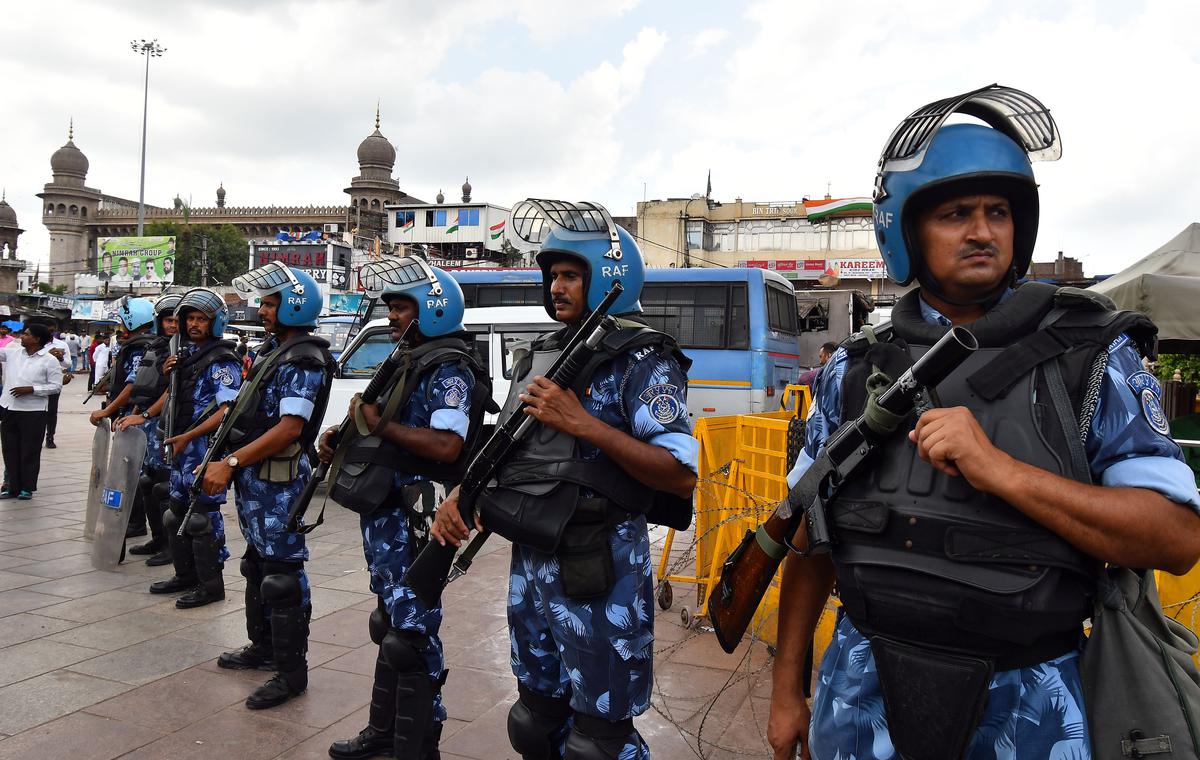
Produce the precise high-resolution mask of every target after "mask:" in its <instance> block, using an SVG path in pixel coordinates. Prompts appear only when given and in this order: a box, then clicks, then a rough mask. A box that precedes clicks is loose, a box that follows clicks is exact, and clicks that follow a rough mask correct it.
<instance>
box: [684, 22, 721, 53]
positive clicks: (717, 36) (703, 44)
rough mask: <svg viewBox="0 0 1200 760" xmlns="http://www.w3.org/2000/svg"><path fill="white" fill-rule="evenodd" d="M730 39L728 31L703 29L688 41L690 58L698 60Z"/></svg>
mask: <svg viewBox="0 0 1200 760" xmlns="http://www.w3.org/2000/svg"><path fill="white" fill-rule="evenodd" d="M728 37H729V30H728V29H702V30H701V31H699V32H696V33H695V34H693V35H692V38H691V39H690V40H689V41H688V57H689V58H697V57H699V56H701V55H704V54H705V53H707V52H708V51H709V50H710V49H711V48H713V47H715V46H716V45H719V44H721V43H722V42H724V41H725V40H726V39H727V38H728Z"/></svg>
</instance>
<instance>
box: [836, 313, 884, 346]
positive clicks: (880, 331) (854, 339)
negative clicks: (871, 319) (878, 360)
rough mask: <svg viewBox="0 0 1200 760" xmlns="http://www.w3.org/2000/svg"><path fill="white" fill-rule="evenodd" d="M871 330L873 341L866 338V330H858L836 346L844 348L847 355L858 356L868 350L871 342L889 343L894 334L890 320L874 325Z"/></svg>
mask: <svg viewBox="0 0 1200 760" xmlns="http://www.w3.org/2000/svg"><path fill="white" fill-rule="evenodd" d="M873 329H874V332H875V340H874V341H871V340H870V339H868V338H867V331H866V330H859V331H858V332H856V333H853V334H851V335H850V336H849V337H847V338H846V339H845V340H843V341H842V342H841V343H839V344H838V345H839V346H841V347H842V348H845V349H846V352H847V353H850V354H859V353H863V352H865V351H866V350H867V349H868V348H870V346H871V343H872V342H874V343H891V342H892V338H893V337H894V336H895V334H896V333H895V330H893V329H892V323H891V321H890V320H889V321H887V322H881V323H880V324H878V325H875V326H874V328H873Z"/></svg>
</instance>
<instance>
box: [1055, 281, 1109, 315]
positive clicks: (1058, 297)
mask: <svg viewBox="0 0 1200 760" xmlns="http://www.w3.org/2000/svg"><path fill="white" fill-rule="evenodd" d="M1054 305H1055V306H1057V307H1058V308H1060V309H1081V310H1084V311H1115V310H1116V308H1117V305H1116V304H1115V303H1113V300H1112V299H1111V298H1109V297H1108V296H1106V295H1104V294H1103V293H1097V292H1095V291H1092V290H1084V289H1083V288H1073V287H1070V286H1066V287H1061V288H1059V289H1058V290H1057V291H1055V293H1054Z"/></svg>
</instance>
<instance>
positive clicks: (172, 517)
mask: <svg viewBox="0 0 1200 760" xmlns="http://www.w3.org/2000/svg"><path fill="white" fill-rule="evenodd" d="M178 531H179V515H178V514H177V512H176V510H175V509H170V510H167V512H166V513H165V514H164V515H163V532H165V533H166V534H167V540H168V542H169V543H170V550H171V562H172V564H174V565H175V575H173V576H172V577H170V578H168V579H167V580H165V581H157V582H155V583H152V584H150V593H151V594H175V593H178V592H180V591H187V590H189V589H192V588H195V587H196V556H195V554H193V553H192V540H191V538H190V537H189V536H186V535H184V536H179V535H176V534H177V533H178Z"/></svg>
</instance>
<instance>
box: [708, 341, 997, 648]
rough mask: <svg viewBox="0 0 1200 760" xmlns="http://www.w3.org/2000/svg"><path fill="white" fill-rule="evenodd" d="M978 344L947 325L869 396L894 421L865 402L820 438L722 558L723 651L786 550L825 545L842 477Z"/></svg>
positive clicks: (717, 613) (814, 550)
mask: <svg viewBox="0 0 1200 760" xmlns="http://www.w3.org/2000/svg"><path fill="white" fill-rule="evenodd" d="M976 348H978V343H977V342H976V341H975V336H974V335H972V334H971V332H970V331H969V330H967V329H966V328H964V327H952V328H951V329H950V330H949V331H948V332H947V333H946V334H945V335H944V336H942V338H941V339H940V340H938V342H937V343H935V344H934V345H933V347H932V348H930V349H929V351H928V352H926V353H925V355H924V356H922V357H921V358H920V359H918V360H917V361H916V362H915V363H914V364H913V366H912V367H910V368H909V369H908V371H906V372H905V373H904V374H903V375H901V376H900V378H899V379H898V380H896V381H895V382H894V383H892V385H891V386H889V387H888V388H887V390H885V391H884V392H883V393H881V394H879V396H878V397H877V398H876V399H875V400H874V404H875V405H876V406H878V407H879V408H881V409H883V410H884V411H885V412H887V416H889V417H890V418H891V419H893V420H894V421H895V422H894V424H892V425H890V426H888V425H884V424H881V422H880V419H879V417H878V416H876V415H873V414H872V412H871V410H870V404H868V410H867V411H865V412H863V414H862V415H861V416H859V417H858V419H856V420H854V421H852V422H851V423H849V424H847V425H843V426H842V427H841V428H839V429H838V431H837V432H836V433H835V434H834V435H833V436H831V437H830V438H829V440H828V441H826V443H825V446H824V447H823V448H822V450H821V452H820V453H819V454H818V456H817V459H816V461H814V462H813V463H812V465H810V466H809V468H808V470H806V471H805V473H804V475H802V476H801V477H800V480H799V481H798V482H797V483H796V485H795V486H793V487H792V488H791V489H790V490H789V491H788V495H787V497H786V498H785V499H784V501H783V502H782V503H781V504H780V505H779V506H778V507H777V508H776V509H775V512H774V513H773V514H772V515H771V517H770V518H768V519H767V521H766V522H764V523H763V524H761V525H759V526H758V528H757V529H756V530H748V531H746V535H745V536H744V537H743V538H742V542H741V543H740V544H739V545H738V547H737V548H736V549H734V551H733V553H731V554H730V555H729V558H728V559H726V560H725V564H724V566H723V567H722V570H721V579H720V581H718V583H717V587H716V588H715V589H714V590H713V595H712V598H711V600H710V603H709V617H710V619H711V621H712V624H713V630H714V632H715V633H716V635H717V642H718V643H719V644H720V645H721V648H722V649H724V650H725V651H726V652H730V653H732V652H733V650H734V649H735V648H736V647H737V645H738V643H739V642H741V640H742V637H743V636H745V634H746V629H747V628H748V627H749V626H750V621H751V620H752V619H753V617H754V613H755V612H756V611H757V610H758V605H759V603H760V602H761V601H762V598H763V595H764V594H765V593H766V590H767V588H768V587H769V586H770V585H771V581H772V579H773V578H774V577H775V573H776V572H777V571H778V569H779V565H780V564H781V563H782V562H783V559H784V557H786V556H787V552H788V549H789V548H792V549H793V550H795V549H802V550H803V551H802V552H800V553H801V554H803V555H810V554H823V553H827V552H829V551H830V550H831V548H832V545H833V541H834V537H833V535H832V532H831V530H830V527H829V516H828V514H827V513H826V504H828V503H829V502H830V501H832V500H833V497H834V496H836V494H837V490H838V488H839V487H840V486H841V484H842V482H844V481H845V480H846V478H848V477H850V475H852V474H853V473H854V472H855V470H856V469H857V468H858V467H859V466H860V465H861V464H862V463H863V462H864V461H866V459H867V458H868V457H869V456H870V455H871V453H872V452H873V451H875V449H876V448H877V447H878V446H879V444H880V442H881V441H882V440H883V439H884V438H886V437H887V436H888V435H891V434H893V433H894V432H895V431H896V429H897V427H898V426H899V424H900V423H901V422H902V421H903V420H904V419H905V418H906V417H908V415H909V414H910V413H911V412H912V411H914V409H915V408H916V406H917V404H918V401H919V400H920V399H921V397H922V396H927V395H928V394H927V391H928V390H931V389H933V388H934V387H935V386H937V385H938V384H939V383H941V382H942V381H943V380H945V379H946V378H947V377H948V376H949V375H950V373H952V372H953V371H954V370H955V369H957V368H958V367H959V365H961V364H962V363H963V362H964V361H965V360H966V359H967V357H968V356H970V355H971V353H972V352H973V351H974V350H975V349H976ZM801 522H803V525H804V529H805V536H806V538H807V546H803V547H792V546H791V541H792V538H793V536H794V535H795V534H796V532H797V531H798V530H799V529H800V527H801Z"/></svg>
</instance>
